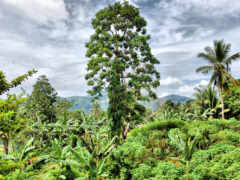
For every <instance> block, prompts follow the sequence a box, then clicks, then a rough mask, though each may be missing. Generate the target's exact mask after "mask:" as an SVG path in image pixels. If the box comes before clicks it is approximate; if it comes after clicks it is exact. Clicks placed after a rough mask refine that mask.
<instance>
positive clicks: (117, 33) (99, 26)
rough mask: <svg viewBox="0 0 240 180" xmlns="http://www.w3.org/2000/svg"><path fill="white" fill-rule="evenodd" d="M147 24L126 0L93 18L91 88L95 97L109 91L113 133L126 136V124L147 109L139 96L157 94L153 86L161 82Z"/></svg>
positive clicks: (89, 52) (90, 47)
mask: <svg viewBox="0 0 240 180" xmlns="http://www.w3.org/2000/svg"><path fill="white" fill-rule="evenodd" d="M146 24H147V23H146V21H145V20H144V18H143V17H141V16H140V13H139V10H138V9H137V8H135V7H134V6H132V5H130V4H129V3H128V2H127V1H125V2H124V3H122V4H121V3H119V2H117V3H115V4H114V5H109V6H108V7H106V8H104V9H103V10H100V11H99V12H98V13H97V14H96V17H95V18H94V19H93V20H92V25H93V28H94V30H95V33H94V34H93V35H92V36H91V38H90V41H89V42H88V43H87V44H86V47H87V54H86V56H87V57H89V58H90V60H89V62H88V67H87V70H88V74H87V75H86V79H87V80H88V85H89V86H92V89H91V90H89V91H88V92H89V94H90V95H92V96H93V97H95V98H97V97H99V96H102V92H103V90H105V91H106V92H107V93H108V99H109V106H108V116H109V119H111V122H110V127H111V132H112V136H115V135H117V136H119V135H120V134H122V136H124V131H126V128H127V127H128V125H127V124H129V123H131V121H132V120H133V118H134V119H136V118H138V117H137V116H139V115H140V116H141V115H142V114H143V113H144V111H145V108H144V107H143V106H142V105H141V104H139V103H138V101H139V100H142V101H143V100H149V98H150V97H151V98H156V94H155V93H154V91H153V88H157V87H158V86H159V84H160V82H159V80H160V74H159V72H157V70H156V68H155V66H154V65H156V64H159V61H158V60H157V59H156V58H155V57H154V56H153V54H152V53H151V48H150V46H149V44H148V41H149V39H150V36H149V35H146ZM133 114H134V116H135V117H133V118H132V117H129V116H131V115H133Z"/></svg>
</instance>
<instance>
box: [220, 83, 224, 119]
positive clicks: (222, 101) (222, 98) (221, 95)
mask: <svg viewBox="0 0 240 180" xmlns="http://www.w3.org/2000/svg"><path fill="white" fill-rule="evenodd" d="M219 93H220V98H221V104H222V119H225V116H224V97H223V94H222V89H221V88H219Z"/></svg>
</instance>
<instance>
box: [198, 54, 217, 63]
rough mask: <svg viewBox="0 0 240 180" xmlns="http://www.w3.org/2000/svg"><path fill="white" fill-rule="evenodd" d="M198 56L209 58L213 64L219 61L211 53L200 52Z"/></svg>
mask: <svg viewBox="0 0 240 180" xmlns="http://www.w3.org/2000/svg"><path fill="white" fill-rule="evenodd" d="M198 57H200V58H203V59H205V60H207V61H208V62H210V63H212V64H214V63H216V62H217V60H216V57H214V56H211V55H209V54H205V53H199V54H198Z"/></svg>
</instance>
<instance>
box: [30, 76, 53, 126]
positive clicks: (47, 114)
mask: <svg viewBox="0 0 240 180" xmlns="http://www.w3.org/2000/svg"><path fill="white" fill-rule="evenodd" d="M56 101H57V92H56V91H55V89H54V88H53V87H52V86H51V84H50V83H49V80H48V79H47V77H46V76H45V75H42V76H39V77H38V79H37V82H36V83H35V84H34V86H33V92H32V94H31V95H30V96H29V98H28V101H27V104H26V107H27V109H29V111H30V116H31V117H34V118H37V117H40V119H41V121H42V122H46V123H48V122H54V121H55V120H56V114H55V112H54V105H55V103H56Z"/></svg>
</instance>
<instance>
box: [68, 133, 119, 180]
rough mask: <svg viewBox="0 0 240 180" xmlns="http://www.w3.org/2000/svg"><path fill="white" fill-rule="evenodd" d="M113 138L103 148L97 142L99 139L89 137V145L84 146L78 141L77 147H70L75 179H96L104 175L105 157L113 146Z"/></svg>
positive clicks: (71, 164)
mask: <svg viewBox="0 0 240 180" xmlns="http://www.w3.org/2000/svg"><path fill="white" fill-rule="evenodd" d="M115 140H116V137H114V138H113V139H112V140H111V141H110V142H109V143H108V144H107V145H106V146H105V148H103V147H104V146H101V147H100V146H99V145H98V144H97V142H100V141H101V139H97V140H96V139H95V140H93V139H91V140H90V141H89V142H90V144H89V147H84V146H83V144H82V143H80V142H78V145H77V147H76V148H74V149H72V155H73V159H72V160H71V161H70V166H71V170H72V172H73V174H74V175H75V177H76V179H75V180H81V179H82V180H83V179H88V180H96V179H101V178H103V177H105V176H106V174H105V173H104V168H105V166H106V161H107V158H108V157H109V155H110V153H111V152H112V150H113V149H114V147H115V144H114V142H115ZM94 143H96V144H94ZM85 145H86V144H85Z"/></svg>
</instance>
